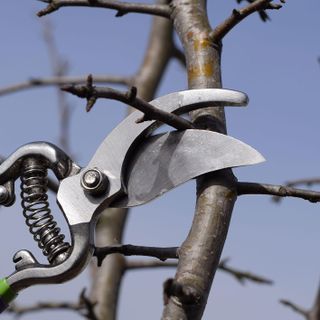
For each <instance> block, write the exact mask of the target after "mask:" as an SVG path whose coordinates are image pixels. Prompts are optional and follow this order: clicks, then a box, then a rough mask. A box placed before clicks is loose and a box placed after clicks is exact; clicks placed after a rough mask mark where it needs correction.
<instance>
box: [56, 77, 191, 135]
mask: <svg viewBox="0 0 320 320" xmlns="http://www.w3.org/2000/svg"><path fill="white" fill-rule="evenodd" d="M62 90H64V91H66V92H70V93H72V94H74V95H76V96H78V97H80V98H86V99H87V107H86V110H87V111H90V110H91V108H92V107H93V105H94V104H95V102H96V100H97V99H98V98H105V99H112V100H117V101H121V102H123V103H125V104H129V105H130V106H132V107H134V108H136V109H138V110H140V111H141V112H143V113H144V114H145V116H144V117H143V118H142V119H139V120H138V121H137V122H142V121H145V120H158V121H161V122H163V123H166V124H168V125H170V126H172V127H174V128H176V129H178V130H185V129H194V128H195V127H194V125H193V124H192V123H191V122H190V121H188V120H185V119H184V118H182V117H179V116H177V115H175V114H173V113H169V112H166V111H163V110H161V109H158V108H156V107H154V106H153V105H151V104H150V103H148V102H146V101H144V100H143V99H141V98H139V97H137V96H136V95H137V89H136V88H135V87H132V88H131V90H130V91H127V92H122V91H119V90H115V89H112V88H108V87H94V86H92V81H91V78H90V76H89V77H88V81H87V85H86V86H73V85H70V86H64V87H62Z"/></svg>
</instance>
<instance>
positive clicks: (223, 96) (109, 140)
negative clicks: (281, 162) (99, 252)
mask: <svg viewBox="0 0 320 320" xmlns="http://www.w3.org/2000/svg"><path fill="white" fill-rule="evenodd" d="M150 103H151V104H152V105H154V106H155V107H158V108H161V109H162V110H165V111H167V112H174V113H176V114H182V113H186V112H189V111H191V110H194V109H199V108H202V107H208V106H211V107H212V106H244V105H246V104H247V103H248V97H247V95H246V94H245V93H242V92H239V91H233V90H226V89H197V90H187V91H181V92H176V93H171V94H169V95H166V96H163V97H160V98H157V99H155V100H153V101H151V102H150ZM142 116H143V113H142V112H140V111H136V112H133V113H132V114H131V115H129V116H128V117H127V118H126V119H124V120H123V121H122V122H121V123H120V124H119V125H118V126H117V127H116V128H115V129H114V130H113V131H112V132H111V133H110V134H109V135H108V136H107V137H106V138H105V140H104V141H103V142H102V144H101V145H100V147H99V148H98V150H97V152H96V153H95V155H94V156H93V158H92V160H91V161H90V163H89V165H88V166H87V167H86V168H85V169H84V170H89V169H92V168H98V169H99V170H100V171H102V172H103V173H104V174H105V175H106V176H107V177H108V179H109V194H108V197H107V198H106V197H103V196H102V197H100V198H93V197H92V196H90V195H87V194H84V192H83V190H82V188H79V186H80V185H81V176H80V175H75V176H73V177H69V178H66V179H64V180H63V181H61V184H60V188H59V191H58V195H57V200H58V203H59V204H60V206H61V208H62V210H63V211H64V213H65V215H66V218H67V220H68V223H69V224H70V225H73V224H77V223H85V222H89V221H90V220H91V219H92V216H93V215H94V214H95V213H97V212H96V211H97V209H98V208H99V209H100V208H101V206H108V204H109V203H110V201H112V200H113V198H114V197H116V196H117V195H118V194H119V192H121V188H122V170H123V163H124V162H125V159H126V157H127V155H128V154H129V153H130V149H131V150H132V149H134V148H135V147H136V146H137V145H138V143H139V142H141V140H142V139H143V138H145V137H146V136H148V135H149V134H150V133H151V132H152V131H153V130H154V129H155V128H156V127H157V126H159V123H158V122H156V121H145V122H142V123H136V120H137V119H140V118H141V117H142ZM128 151H129V153H128Z"/></svg>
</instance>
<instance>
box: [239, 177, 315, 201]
mask: <svg viewBox="0 0 320 320" xmlns="http://www.w3.org/2000/svg"><path fill="white" fill-rule="evenodd" d="M237 191H238V195H239V196H241V195H246V194H265V195H272V196H278V197H294V198H300V199H304V200H308V201H310V202H313V203H316V202H320V192H317V191H310V190H303V189H296V188H291V187H287V186H281V185H272V184H262V183H252V182H238V183H237Z"/></svg>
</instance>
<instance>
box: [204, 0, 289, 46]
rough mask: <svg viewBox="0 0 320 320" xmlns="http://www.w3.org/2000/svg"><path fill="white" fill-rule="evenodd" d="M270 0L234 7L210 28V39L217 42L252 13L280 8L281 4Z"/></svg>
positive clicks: (259, 0) (282, 0) (283, 1)
mask: <svg viewBox="0 0 320 320" xmlns="http://www.w3.org/2000/svg"><path fill="white" fill-rule="evenodd" d="M272 2H273V0H256V1H254V2H252V3H250V4H249V5H247V6H246V7H244V8H242V9H240V10H238V9H234V10H233V11H232V14H231V15H230V16H229V17H228V18H227V19H226V20H225V21H223V22H222V23H221V24H219V25H218V26H217V27H216V28H215V29H214V30H212V32H211V33H210V38H211V40H212V41H213V42H215V43H219V42H220V41H221V40H222V39H223V38H224V36H225V35H226V34H228V33H229V32H230V31H231V30H232V29H233V28H234V27H235V26H236V25H237V24H238V23H239V22H241V21H242V20H243V19H245V18H246V17H247V16H249V15H251V14H252V13H255V12H259V11H261V10H268V9H269V10H279V9H280V8H282V5H281V4H276V3H272ZM280 2H282V3H285V0H280Z"/></svg>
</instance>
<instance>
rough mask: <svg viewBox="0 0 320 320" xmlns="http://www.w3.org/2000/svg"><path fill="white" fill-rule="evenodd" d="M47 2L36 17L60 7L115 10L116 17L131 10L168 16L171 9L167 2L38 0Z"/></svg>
mask: <svg viewBox="0 0 320 320" xmlns="http://www.w3.org/2000/svg"><path fill="white" fill-rule="evenodd" d="M40 1H42V2H46V3H48V5H47V7H46V8H45V9H43V10H41V11H39V12H38V13H37V15H38V17H42V16H44V15H47V14H49V13H52V12H54V11H57V10H58V9H59V8H62V7H92V8H105V9H112V10H117V14H116V17H122V16H123V15H125V14H127V13H131V12H135V13H144V14H151V15H156V16H161V17H165V18H170V14H171V9H170V6H169V5H167V4H148V3H135V2H120V1H114V0H40Z"/></svg>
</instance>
